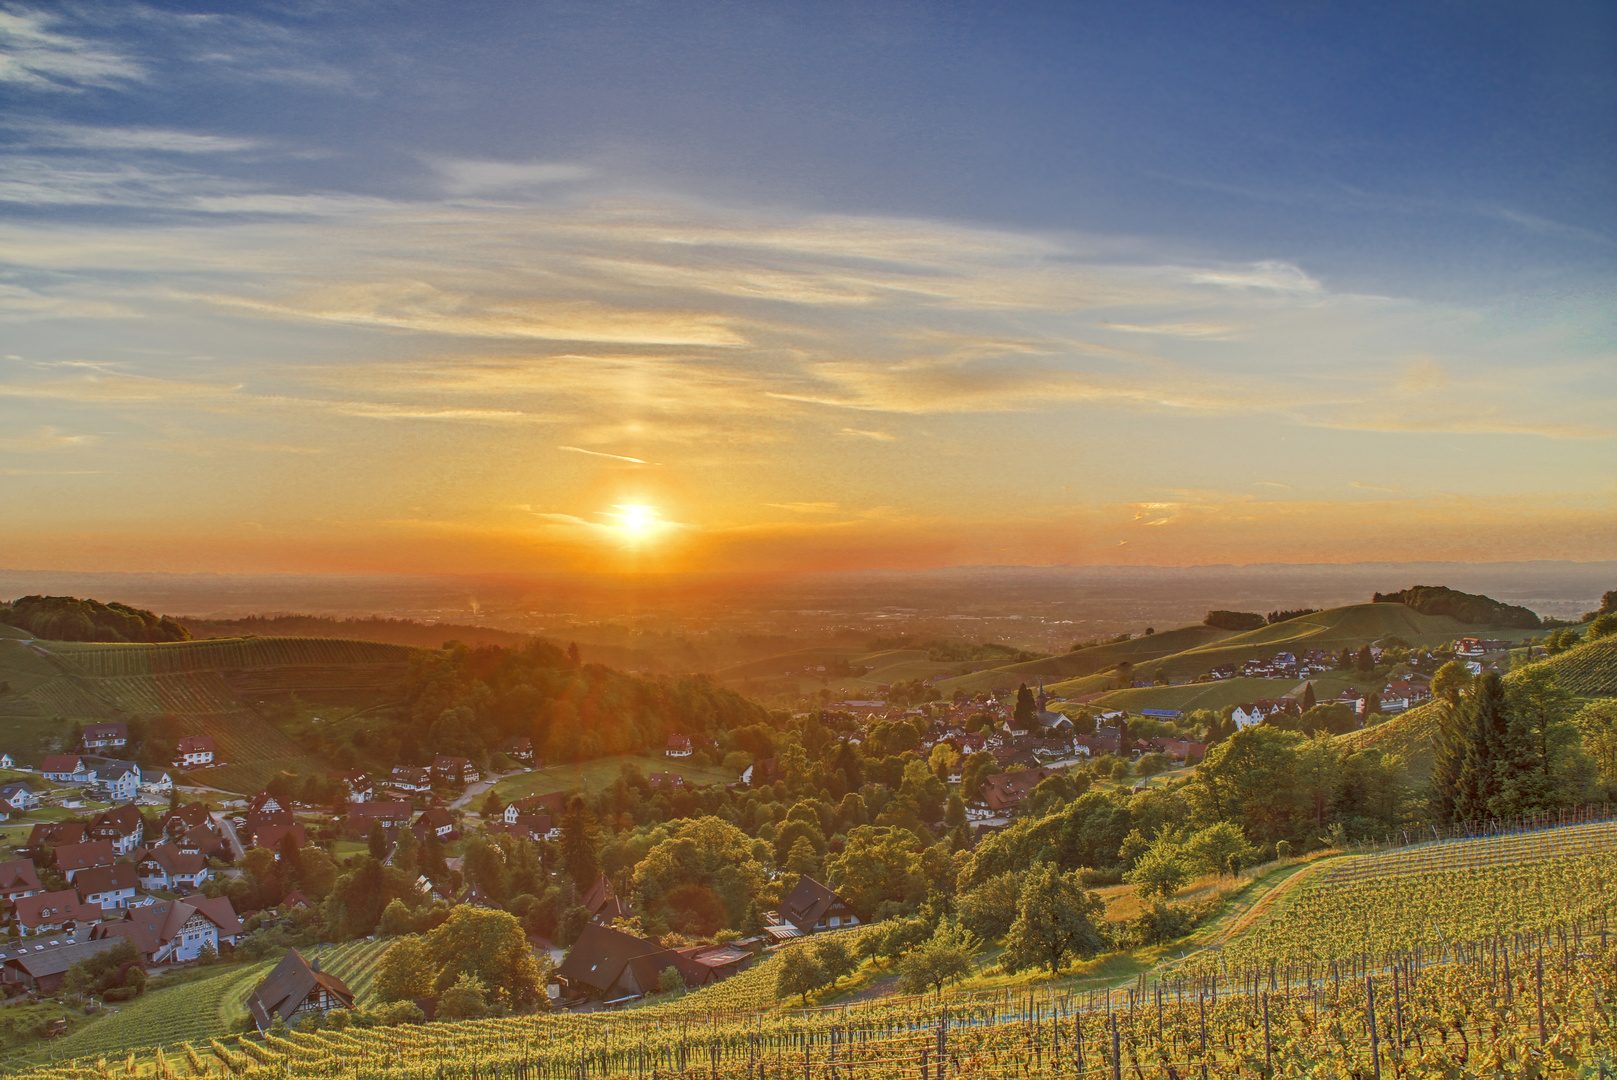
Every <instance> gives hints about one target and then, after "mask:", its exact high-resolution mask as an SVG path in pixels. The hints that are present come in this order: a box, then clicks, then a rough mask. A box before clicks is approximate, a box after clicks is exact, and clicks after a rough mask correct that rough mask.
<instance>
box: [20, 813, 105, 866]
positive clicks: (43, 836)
mask: <svg viewBox="0 0 1617 1080" xmlns="http://www.w3.org/2000/svg"><path fill="white" fill-rule="evenodd" d="M89 833H90V827H89V826H88V825H86V824H85V823H84V822H82V821H40V822H36V823H35V824H34V827H33V829H32V830H30V831H29V833H28V842H27V843H25V844H24V845H23V846H22V847H20V848H18V849H17V854H19V855H27V856H29V857H30V858H32V857H35V856H37V855H39V854H40V853H41V852H42V851H44V849H45V848H48V847H51V848H59V847H61V846H63V845H64V844H82V843H84V841H86V840H88V839H89Z"/></svg>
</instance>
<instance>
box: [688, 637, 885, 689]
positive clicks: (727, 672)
mask: <svg viewBox="0 0 1617 1080" xmlns="http://www.w3.org/2000/svg"><path fill="white" fill-rule="evenodd" d="M868 655H870V650H869V649H861V648H858V647H852V648H849V647H843V646H825V647H823V648H816V649H797V650H795V651H793V652H788V653H780V654H778V655H776V656H766V657H764V658H763V659H761V660H748V661H746V662H745V663H741V664H731V665H730V666H729V667H725V668H720V669H719V670H717V671H715V672H714V673H713V677H714V678H715V679H717V680H718V681H720V682H732V681H734V680H736V679H778V678H781V677H783V676H787V675H802V674H803V673H804V672H803V669H804V668H813V667H818V666H820V665H821V664H824V665H826V666H828V667H829V666H830V665H831V664H835V663H839V662H845V663H848V664H852V663H853V662H854V661H856V660H859V659H860V658H862V657H864V656H868ZM815 674H818V673H815Z"/></svg>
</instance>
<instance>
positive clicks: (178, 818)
mask: <svg viewBox="0 0 1617 1080" xmlns="http://www.w3.org/2000/svg"><path fill="white" fill-rule="evenodd" d="M210 821H211V818H210V817H209V814H208V808H207V807H205V806H203V805H202V804H201V803H195V802H193V803H186V804H185V805H184V806H178V807H175V808H174V809H173V810H165V811H163V815H162V816H161V817H159V818H158V819H157V825H158V827H159V828H161V829H162V830H163V831H164V832H167V831H169V827H170V826H171V825H172V826H174V827H175V828H176V829H177V830H179V831H180V832H189V831H191V830H192V829H194V828H196V827H197V826H198V825H207V824H208V823H209V822H210Z"/></svg>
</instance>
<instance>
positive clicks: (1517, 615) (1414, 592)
mask: <svg viewBox="0 0 1617 1080" xmlns="http://www.w3.org/2000/svg"><path fill="white" fill-rule="evenodd" d="M1372 603H1377V604H1403V605H1404V606H1405V607H1408V608H1413V609H1414V610H1416V611H1418V612H1420V613H1421V614H1422V615H1447V616H1449V617H1450V618H1452V619H1456V620H1458V621H1460V622H1462V623H1467V624H1469V625H1471V626H1508V627H1514V628H1516V629H1520V630H1536V629H1538V628H1539V627H1541V626H1543V625H1544V624H1543V621H1542V620H1540V619H1539V617H1538V615H1537V614H1536V613H1535V612H1532V611H1529V610H1528V609H1527V608H1524V607H1517V606H1516V605H1514V604H1506V603H1501V602H1500V601H1498V600H1495V599H1494V598H1493V597H1491V596H1478V595H1475V594H1473V593H1463V592H1460V591H1458V590H1457V589H1450V588H1448V587H1447V586H1444V585H1414V586H1411V587H1410V588H1407V589H1402V590H1400V591H1398V592H1395V593H1376V594H1375V596H1374V598H1373V599H1372Z"/></svg>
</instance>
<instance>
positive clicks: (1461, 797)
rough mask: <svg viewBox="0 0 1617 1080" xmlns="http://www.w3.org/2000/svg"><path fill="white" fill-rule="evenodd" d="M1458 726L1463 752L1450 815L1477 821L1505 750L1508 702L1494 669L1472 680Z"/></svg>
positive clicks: (1495, 785)
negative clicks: (1461, 719)
mask: <svg viewBox="0 0 1617 1080" xmlns="http://www.w3.org/2000/svg"><path fill="white" fill-rule="evenodd" d="M1462 730H1463V735H1464V738H1465V756H1464V758H1463V759H1462V760H1461V762H1460V771H1459V777H1458V779H1457V781H1456V783H1455V794H1454V816H1455V819H1456V820H1459V821H1477V820H1480V819H1482V818H1485V817H1487V816H1489V814H1490V813H1491V812H1492V807H1491V804H1492V802H1493V800H1494V798H1495V797H1496V796H1497V795H1498V794H1499V791H1500V780H1501V772H1502V771H1503V770H1502V768H1501V766H1502V764H1503V762H1504V760H1505V759H1506V757H1507V755H1508V753H1509V739H1510V703H1509V700H1508V699H1507V697H1506V694H1505V683H1504V680H1503V679H1501V678H1500V677H1499V673H1498V672H1496V671H1488V672H1484V673H1483V674H1481V675H1478V676H1477V678H1476V680H1475V682H1474V683H1473V684H1472V689H1471V694H1470V696H1469V698H1467V700H1466V708H1465V715H1464V718H1463V729H1462Z"/></svg>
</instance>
